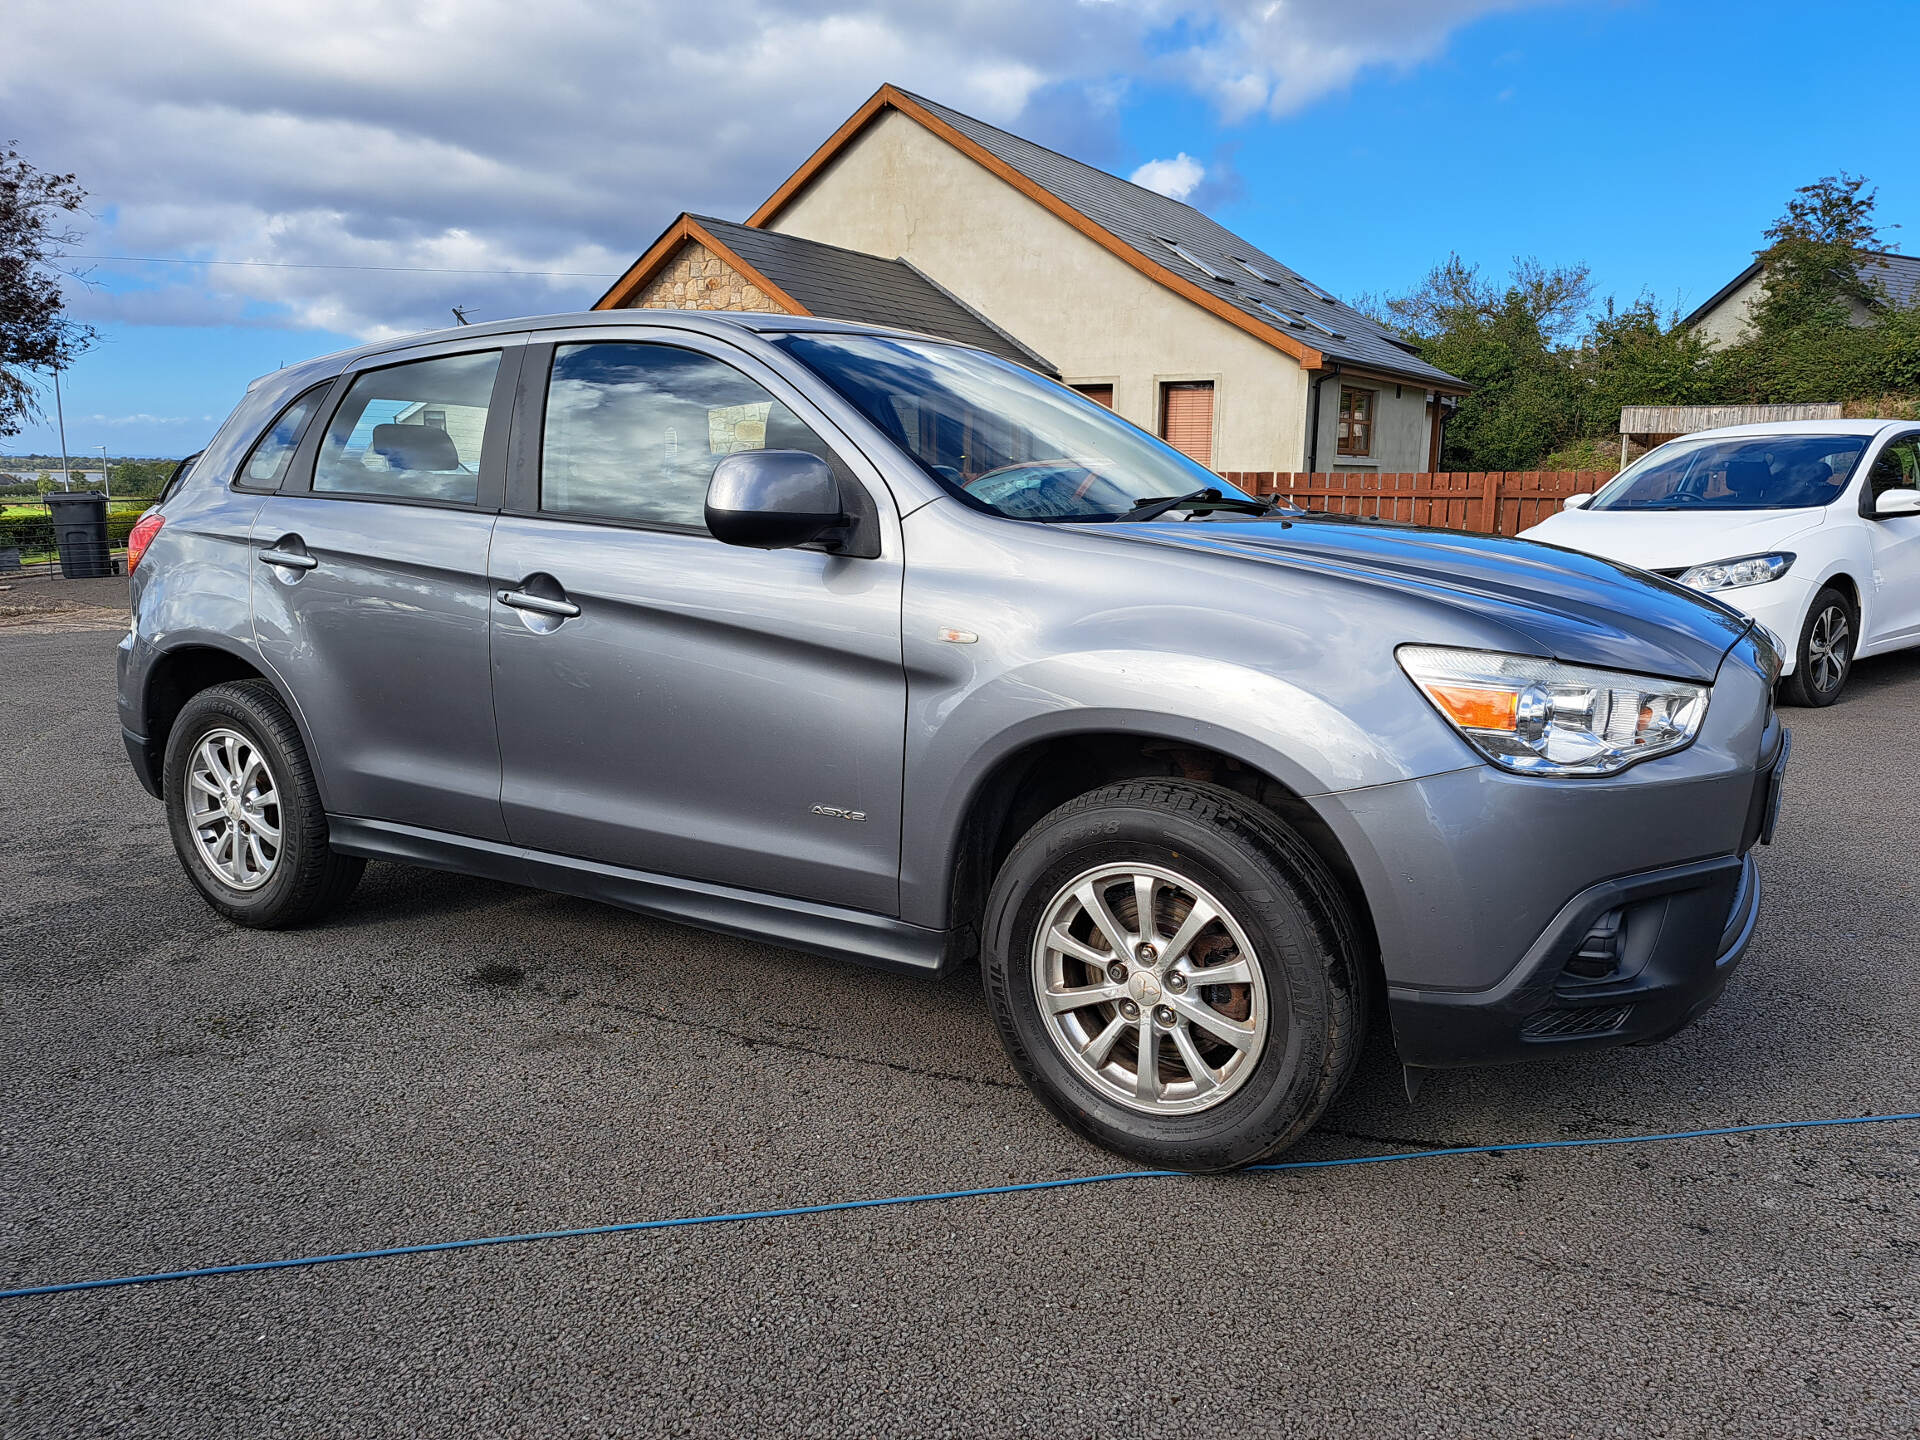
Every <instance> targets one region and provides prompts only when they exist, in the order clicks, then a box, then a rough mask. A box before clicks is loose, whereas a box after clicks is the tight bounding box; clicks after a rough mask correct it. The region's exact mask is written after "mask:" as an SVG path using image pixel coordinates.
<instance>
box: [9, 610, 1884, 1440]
mask: <svg viewBox="0 0 1920 1440" xmlns="http://www.w3.org/2000/svg"><path fill="white" fill-rule="evenodd" d="M115 583H117V584H119V585H122V586H123V585H124V582H100V584H99V586H98V587H96V588H100V589H101V590H102V595H101V596H95V595H94V594H92V593H89V594H88V595H87V596H85V597H83V598H84V601H85V606H86V608H97V609H100V610H101V611H103V612H105V611H110V610H111V609H112V607H113V606H114V605H116V604H119V603H121V602H120V601H119V600H117V599H114V598H112V596H110V595H107V594H106V591H108V590H110V589H111V588H112V585H113V584H115ZM16 596H17V592H14V593H13V594H12V595H0V603H5V602H7V601H8V600H10V599H14V598H15V597H16ZM121 613H124V611H122V612H121ZM70 619H71V617H70V616H69V621H62V620H60V619H59V618H58V616H57V615H56V614H54V613H51V612H50V613H49V614H48V615H47V616H46V617H43V619H42V620H41V621H40V622H39V623H32V624H16V625H12V626H9V627H7V628H5V629H3V630H0V821H4V824H0V875H4V877H5V880H4V884H3V885H0V1288H9V1287H12V1286H19V1285H27V1284H37V1283H45V1282H50V1281H59V1280H71V1279H83V1278H89V1277H95V1276H106V1275H114V1274H124V1273H129V1272H138V1271H149V1270H158V1269H177V1268H187V1267H195V1266H201V1265H208V1264H219V1263H226V1262H233V1261H243V1260H255V1259H272V1258H277V1257H282V1256H292V1255H302V1254H312V1253H316V1252H323V1251H332V1250H347V1249H363V1248H370V1247H380V1246H387V1245H393V1244H405V1243H413V1242H420V1241H429V1240H441V1239H454V1238H460V1237H464V1236H478V1235H486V1234H502V1233H513V1232H519V1231H526V1230H534V1229H549V1228H560V1227H570V1226H580V1225H592V1224H602V1223H610V1222H617V1221H623V1220H635V1219H648V1218H654V1217H662V1216H672V1215H688V1214H697V1213H702V1212H710V1211H717V1210H733V1209H748V1208H754V1209H757V1208H766V1207H774V1206H783V1205H792V1204H805V1203H810V1202H818V1201H825V1200H837V1199H847V1198H855V1197H861V1196H877V1195H888V1194H900V1193H912V1192H921V1191H929V1190H942V1189H949V1188H963V1187H971V1186H977V1185H991V1184H1004V1183H1008V1182H1014V1181H1024V1180H1037V1179H1045V1178H1050V1177H1057V1176H1068V1175H1075V1174H1088V1173H1097V1172H1101V1171H1107V1170H1112V1169H1115V1168H1117V1167H1116V1164H1115V1161H1114V1159H1113V1157H1111V1156H1108V1155H1105V1154H1103V1153H1101V1152H1098V1151H1096V1150H1093V1149H1091V1148H1089V1147H1087V1146H1085V1145H1083V1144H1082V1143H1080V1142H1079V1141H1077V1140H1075V1139H1074V1138H1073V1137H1072V1136H1070V1135H1068V1134H1067V1133H1065V1132H1064V1131H1062V1130H1061V1129H1060V1128H1059V1126H1057V1125H1056V1124H1055V1123H1054V1122H1053V1121H1052V1120H1050V1119H1049V1118H1048V1117H1047V1115H1046V1114H1045V1113H1044V1112H1043V1111H1042V1110H1041V1109H1040V1107H1039V1106H1038V1105H1037V1104H1036V1103H1034V1102H1033V1101H1032V1100H1031V1099H1030V1098H1029V1097H1028V1096H1027V1094H1026V1093H1025V1092H1024V1091H1023V1090H1022V1089H1020V1088H1019V1087H1018V1085H1017V1084H1016V1083H1015V1082H1014V1080H1013V1077H1012V1075H1011V1073H1010V1071H1009V1070H1008V1068H1007V1066H1006V1064H1005V1062H1004V1061H1003V1060H1002V1058H1001V1055H1000V1051H999V1048H998V1046H997V1044H996V1043H995V1041H994V1037H993V1034H992V1030H991V1028H990V1026H989V1024H988V1021H987V1017H986V1014H985V1011H984V1007H983V1005H982V1004H981V1003H980V1001H979V998H978V996H977V992H976V984H975V979H974V977H973V976H972V975H971V974H968V975H962V976H958V977H955V978H953V979H951V980H949V981H945V982H939V983H932V982H927V981H922V980H913V979H906V978H899V977H894V976H888V975H880V974H874V973H868V972H864V971H860V970H856V969H851V968H845V967H840V966H836V965H833V964H830V963H827V962H824V961H819V960H814V959H810V958H808V957H805V956H800V955H795V954H792V953H789V952H785V951H781V950H777V949H773V948H770V947H767V946H764V945H756V944H752V943H748V942H744V941H738V940H730V939H722V938H714V937H711V936H706V935H702V934H699V933H697V932H694V931H690V930H685V929H681V928H678V927H675V926H672V925H667V924H663V923H657V922H653V921H650V920H646V919H642V918H639V917H636V916H631V915H627V914H624V913H622V912H619V911H615V910H611V909H606V908H602V907H599V906H595V905H591V904H587V903H585V902H581V901H575V900H568V899H562V898H557V897H553V896H547V895H543V894H539V893H535V892H532V891H526V890H519V889H515V888H512V887H509V886H502V885H496V884H489V883H483V882H480V881H474V880H468V879H463V878H459V877H455V876H449V875H442V874H436V873H432V872H427V871H419V870H408V869H403V868H400V867H396V866H374V867H371V868H370V869H369V871H368V874H367V878H366V880H365V882H364V883H363V884H362V886H361V888H360V890H359V892H358V893H357V895H356V897H355V899H354V901H353V903H352V904H351V906H350V907H349V908H348V909H347V910H346V911H345V912H344V913H343V914H341V915H340V916H339V917H337V918H336V919H335V920H333V921H332V922H331V923H329V924H327V925H325V926H322V927H319V928H316V929H313V930H308V931H303V932H299V933H294V934H256V933H249V932H246V931H241V930H238V929H235V928H232V927H230V926H228V925H226V924H224V923H223V922H221V921H220V920H218V919H217V918H216V917H215V916H214V915H212V914H211V913H210V912H209V911H208V910H206V909H205V908H204V907H203V906H202V905H201V904H200V903H199V901H198V900H197V899H196V898H195V896H194V894H193V892H192V891H191V890H190V889H189V888H188V886H187V884H186V882H185V881H184V879H183V878H182V877H181V876H180V874H179V872H178V870H177V867H176V862H175V861H174V858H173V855H172V853H171V850H170V848H169V846H168V842H167V836H166V830H165V826H164V823H163V818H162V814H161V809H160V806H159V805H158V803H156V802H154V801H152V800H150V799H148V798H147V796H146V795H145V794H144V793H142V792H141V791H140V790H139V788H138V786H137V785H136V783H135V781H134V779H133V776H132V773H131V771H130V770H129V769H128V767H127V764H126V761H125V758H124V755H123V753H122V751H121V747H120V739H119V735H118V728H117V723H116V719H115V713H114V707H113V697H112V686H113V645H114V636H113V634H111V633H107V632H105V631H102V630H99V629H94V630H88V629H79V628H73V627H72V625H71V623H70ZM1916 699H1920V657H1896V658H1891V659H1887V660H1881V661H1869V662H1866V663H1864V664H1863V665H1862V666H1861V667H1860V670H1859V672H1858V673H1857V675H1856V676H1855V679H1854V681H1853V689H1852V691H1851V693H1850V694H1849V695H1848V697H1847V699H1846V700H1845V701H1843V702H1842V703H1841V704H1840V705H1839V706H1838V707H1836V708H1835V709H1832V710H1827V711H1817V712H1810V711H1797V712H1790V714H1789V719H1790V722H1791V723H1792V724H1793V725H1794V729H1795V750H1794V757H1793V759H1794V772H1793V775H1792V778H1791V782H1790V786H1789V790H1788V796H1787V808H1786V812H1785V817H1784V819H1783V822H1782V826H1781V835H1780V838H1779V841H1778V842H1777V843H1776V844H1775V846H1774V847H1773V848H1772V849H1771V850H1768V851H1765V852H1763V856H1762V862H1761V867H1762V872H1763V878H1764V880H1765V883H1766V885H1767V887H1768V890H1767V897H1766V908H1765V911H1764V914H1763V919H1762V928H1761V934H1760V937H1759V939H1758V940H1757V942H1756V944H1755V946H1754V948H1753V949H1752V950H1751V951H1750V952H1749V955H1748V958H1747V961H1746V963H1745V966H1744V968H1743V969H1742V971H1741V973H1740V975H1739V976H1738V977H1737V978H1736V979H1735V981H1734V983H1733V985H1732V986H1731V988H1730V989H1729V991H1728V993H1727V995H1726V996H1725V998H1724V999H1723V1000H1722V1001H1721V1002H1720V1004H1719V1005H1718V1006H1717V1007H1716V1008H1715V1009H1713V1010H1712V1011H1710V1012H1709V1013H1708V1014H1707V1016H1706V1017H1705V1018H1704V1019H1703V1020H1702V1021H1701V1022H1700V1023H1699V1024H1698V1025H1696V1026H1695V1027H1694V1028H1693V1029H1692V1030H1690V1031H1688V1032H1686V1033H1685V1034H1683V1035H1681V1036H1679V1037H1677V1038H1675V1039H1674V1040H1672V1041H1669V1042H1668V1043H1666V1044H1664V1045H1661V1046H1657V1047H1653V1048H1650V1049H1644V1050H1631V1051H1626V1052H1620V1053H1612V1054H1599V1055H1590V1056H1585V1057H1567V1058H1562V1059H1558V1060H1553V1061H1546V1062H1539V1063H1536V1064H1533V1065H1531V1066H1522V1067H1513V1068H1506V1069H1498V1070H1488V1071H1479V1072H1458V1073H1448V1074H1442V1075H1438V1076H1436V1077H1434V1078H1433V1079H1431V1080H1429V1081H1428V1082H1427V1084H1426V1086H1425V1088H1424V1089H1423V1090H1422V1091H1421V1093H1420V1095H1419V1098H1418V1100H1417V1102H1415V1103H1412V1104H1409V1103H1408V1102H1407V1101H1406V1099H1405V1098H1404V1095H1403V1094H1402V1093H1401V1092H1400V1088H1399V1072H1398V1070H1397V1068H1396V1066H1395V1064H1394V1061H1393V1057H1392V1053H1391V1050H1390V1049H1389V1048H1387V1047H1386V1046H1384V1045H1383V1044H1379V1043H1376V1044H1375V1045H1374V1047H1373V1049H1372V1052H1371V1053H1370V1055H1369V1058H1368V1062H1367V1064H1366V1066H1365V1068H1364V1069H1363V1072H1362V1074H1361V1077H1360V1079H1359V1081H1358V1082H1357V1084H1356V1085H1355V1087H1354V1089H1353V1091H1352V1092H1351V1093H1350V1094H1349V1095H1348V1096H1346V1097H1345V1098H1344V1099H1343V1100H1342V1101H1341V1102H1340V1103H1339V1104H1338V1105H1337V1106H1336V1107H1335V1109H1334V1110H1333V1112H1332V1113H1331V1114H1330V1115H1329V1116H1328V1118H1327V1120H1326V1121H1325V1123H1324V1124H1323V1125H1322V1127H1321V1128H1320V1130H1318V1131H1317V1132H1315V1134H1314V1135H1312V1136H1310V1137H1309V1138H1308V1140H1307V1141H1306V1142H1305V1143H1304V1144H1303V1145H1302V1146H1301V1147H1299V1148H1298V1149H1297V1150H1296V1151H1295V1152H1294V1154H1293V1156H1292V1157H1290V1158H1314V1157H1332V1156H1338V1155H1353V1154H1374V1153H1381V1152H1383V1151H1391V1150H1396V1149H1404V1148H1427V1147H1431V1146H1439V1145H1458V1144H1479V1143H1490V1142H1497V1141H1508V1140H1527V1139H1562V1138H1572V1137H1582V1136H1599V1135H1609V1134H1623V1133H1632V1132H1645V1131H1655V1130H1671V1129H1690V1128H1695V1127H1701V1126H1712V1125H1725V1124H1741V1123H1750V1122H1755V1121H1765V1120H1774V1119H1789V1118H1806V1117H1816V1116H1830V1115H1860V1114H1867V1113H1884V1112H1889V1111H1911V1110H1916V1109H1920V1043H1916V1042H1920V976H1917V972H1916V966H1915V950H1916V946H1915V940H1916V935H1917V934H1920V921H1917V920H1916V909H1915V866H1914V860H1913V856H1914V853H1915V852H1914V845H1913V831H1914V829H1915V821H1916V818H1920V766H1915V765H1914V764H1912V763H1911V760H1910V755H1911V751H1912V743H1911V738H1912V735H1913V733H1914V728H1915V723H1914V713H1915V701H1916ZM1119 1168H1124V1167H1119ZM1917 1200H1920V1127H1912V1126H1855V1127H1847V1128H1843V1129H1834V1130H1817V1131H1802V1132H1793V1133H1784V1134H1768V1135H1761V1136H1753V1137H1739V1138H1735V1139H1731V1140H1729V1139H1713V1140H1705V1141H1686V1142H1676V1143H1671V1144H1663V1145H1657V1146H1635V1147H1620V1148H1613V1149H1603V1150H1570V1151H1555V1152H1544V1153H1532V1154H1520V1155H1500V1156H1482V1157H1463V1158H1453V1159H1442V1160H1425V1161H1414V1162H1410V1163H1407V1164H1399V1165H1383V1166H1363V1167H1354V1168H1347V1169H1338V1170H1327V1171H1310V1172H1305V1173H1295V1174H1286V1175H1265V1176H1236V1177H1226V1178H1217V1179H1206V1180H1201V1179H1181V1180H1148V1181H1124V1182H1119V1183H1116V1184H1111V1185H1103V1186H1095V1187H1085V1188H1079V1189H1071V1190H1063V1191H1052V1192H1043V1193H1038V1194H1030V1195H1020V1196H1003V1197H996V1198H992V1199H983V1200H965V1201H957V1202H951V1203H940V1204H927V1205H916V1206H911V1207H905V1208H898V1209H884V1210H861V1211H853V1212H846V1213H839V1214H833V1215H827V1216H820V1217H812V1218H805V1219H793V1220H779V1221H771V1222H765V1223H756V1224H752V1225H745V1226H711V1227H698V1228H693V1229H686V1230H676V1231H668V1232H664V1233H649V1234H639V1235H625V1236H615V1237H603V1238H589V1239H577V1240H566V1241H559V1242H552V1243H541V1244H535V1245H520V1246H505V1247H500V1248H493V1249H483V1250H474V1251H464V1252H457V1253H452V1254H441V1255H429V1256H419V1257H410V1258H403V1259H391V1260H380V1261H373V1262H368V1263H363V1264H350V1265H335V1266H327V1267H323V1268H320V1269H312V1270H294V1271H284V1272H275V1273H270V1274H263V1275H245V1276H236V1277H228V1278H219V1279H207V1280H195V1281H188V1282H184V1283H177V1284H163V1285H152V1286H145V1287H136V1288H131V1289H122V1290H111V1291H102V1292H94V1293H83V1294H67V1295H58V1296H51V1297H44V1298H35V1299H28V1300H19V1301H9V1302H0V1435H5V1436H7V1437H14V1436H67V1435H107V1434H111V1435H115V1436H145V1435H168V1436H196V1437H198V1436H246V1437H256V1436H280V1435H286V1436H321V1435H342V1436H356V1437H366V1436H385V1435H404V1436H411V1437H419V1436H429V1435H430V1436H436V1437H437V1436H449V1435H486V1436H522V1435H633V1434H735V1433H765V1434H793V1435H808V1436H812V1435H821V1436H827V1435H862V1436H865V1435H881V1434H901V1435H913V1436H938V1435H967V1436H972V1435H1003V1434H1004V1435H1045V1436H1061V1437H1069V1436H1082V1435H1084V1436H1103V1435H1122V1434H1124V1435H1129V1436H1133V1435H1196V1436H1199V1435H1205V1436H1216V1437H1223V1436H1229V1435H1234V1436H1237V1435H1250V1434H1274V1435H1288V1436H1305V1435H1355V1436H1368V1437H1373V1436H1381V1435H1396V1436H1399V1435H1406V1436H1489V1435H1540V1436H1564V1435H1620V1436H1636V1437H1637V1436H1645V1435H1674V1436H1679V1435H1687V1436H1693V1435H1700V1434H1709V1433H1711V1434H1730V1435H1741V1436H1761V1435H1792V1436H1805V1435H1809V1434H1813V1433H1816V1432H1817V1433H1820V1434H1823V1435H1887V1434H1892V1433H1912V1432H1913V1431H1914V1430H1915V1429H1916V1428H1920V1399H1916V1392H1920V1314H1917V1313H1916V1312H1917V1311H1920V1219H1917V1218H1916V1201H1917Z"/></svg>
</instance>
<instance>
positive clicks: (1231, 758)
mask: <svg viewBox="0 0 1920 1440" xmlns="http://www.w3.org/2000/svg"><path fill="white" fill-rule="evenodd" d="M1148 778H1171V779H1183V780H1198V781H1205V782H1208V783H1211V784H1215V785H1220V786H1222V787H1224V788H1226V789H1229V790H1233V791H1235V792H1236V793H1238V794H1241V795H1243V796H1245V797H1246V798H1247V799H1249V800H1251V801H1253V802H1254V803H1255V804H1257V805H1259V806H1261V807H1262V808H1263V809H1265V810H1267V811H1269V812H1270V813H1272V814H1273V815H1274V816H1275V817H1276V818H1277V819H1279V820H1280V821H1281V822H1282V823H1283V824H1285V825H1287V826H1288V827H1289V828H1290V829H1292V830H1293V831H1294V833H1295V834H1297V835H1299V837H1300V838H1301V839H1302V840H1303V841H1304V842H1305V843H1306V844H1307V846H1308V847H1309V848H1310V849H1311V850H1312V851H1313V852H1314V854H1315V855H1316V856H1317V857H1318V858H1319V860H1320V861H1321V863H1322V864H1324V865H1325V866H1326V868H1327V870H1328V873H1329V874H1330V875H1331V876H1332V877H1333V879H1334V882H1335V883H1336V885H1337V886H1338V887H1339V889H1340V891H1341V893H1342V895H1343V896H1344V898H1345V900H1346V902H1347V907H1348V909H1349V911H1350V912H1351V915H1352V919H1353V922H1354V925H1355V929H1356V933H1357V935H1358V937H1359V939H1360V942H1361V946H1362V949H1363V951H1364V956H1363V960H1362V963H1363V964H1364V965H1365V966H1366V968H1367V970H1368V971H1369V973H1370V975H1371V976H1372V977H1373V978H1374V979H1375V980H1377V979H1378V975H1379V946H1378V943H1377V941H1376V939H1375V929H1374V920H1373V910H1372V906H1371V904H1370V903H1369V901H1368V898H1367V895H1366V891H1365V888H1364V887H1363V886H1362V884H1361V882H1360V878H1359V872H1358V870H1357V868H1356V867H1355V865H1354V862H1353V858H1352V857H1351V856H1350V855H1349V853H1348V851H1347V848H1346V846H1345V845H1344V844H1343V843H1342V841H1341V839H1340V838H1339V836H1338V835H1337V834H1336V833H1335V832H1334V830H1333V828H1332V827H1331V826H1329V825H1328V823H1327V822H1326V820H1325V819H1324V818H1323V817H1322V815H1321V814H1320V812H1319V811H1318V810H1317V809H1315V808H1314V806H1313V805H1312V804H1311V803H1310V802H1309V801H1308V800H1307V799H1306V798H1305V797H1304V796H1303V795H1302V793H1301V792H1300V790H1299V789H1298V788H1296V787H1295V786H1293V785H1289V784H1287V783H1286V782H1285V781H1283V780H1282V779H1280V778H1278V777H1277V776H1275V775H1274V774H1273V773H1272V767H1269V766H1267V765H1264V764H1262V763H1260V761H1259V760H1258V759H1256V758H1254V757H1249V756H1247V755H1244V754H1239V753H1235V750H1234V749H1232V748H1229V747H1226V746H1223V745H1221V744H1218V743H1215V737H1212V736H1205V737H1202V736H1195V735H1191V734H1185V735H1183V734H1181V733H1180V732H1179V730H1178V729H1176V728H1175V727H1172V726H1168V727H1165V728H1162V729H1140V728H1133V727H1129V728H1124V729H1121V728H1114V727H1111V726H1102V725H1090V726H1087V727H1085V728H1073V729H1066V730H1059V731H1053V732H1050V733H1046V734H1042V735H1038V736H1032V737H1029V738H1027V739H1025V740H1024V741H1022V742H1021V743H1019V744H1017V745H1015V746H1013V747H1011V748H1009V749H1008V750H1006V751H1005V752H1004V753H1002V754H1000V755H998V756H996V757H995V758H994V759H993V760H992V761H991V763H988V764H986V765H984V766H983V767H982V768H981V770H980V774H979V778H978V780H977V781H976V782H975V783H974V785H973V787H972V789H971V790H970V791H969V793H968V795H967V797H966V799H965V801H964V803H963V804H962V806H961V808H960V812H959V820H958V823H957V825H956V826H955V827H954V828H953V833H952V837H951V839H950V840H949V843H948V852H947V863H946V866H945V871H944V874H945V881H946V895H945V899H946V912H947V923H948V926H949V928H950V929H951V930H952V931H953V932H954V933H955V935H956V937H957V942H958V944H959V946H960V947H961V948H962V949H963V950H967V951H971V950H972V949H974V948H975V947H976V946H977V944H978V935H979V924H980V918H981V915H982V913H983V911H984V909H985V906H986V899H987V892H988V891H989V889H990V888H991V887H992V885H993V880H994V876H995V875H996V874H997V873H998V872H999V869H1000V865H1001V862H1002V861H1004V860H1005V858H1006V856H1007V854H1008V853H1009V852H1010V851H1011V850H1012V849H1013V846H1014V845H1015V843H1016V842H1017V841H1018V840H1019V839H1020V837H1021V836H1022V835H1024V834H1025V833H1026V832H1027V831H1028V830H1029V829H1031V828H1032V827H1033V825H1034V824H1035V823H1036V822H1037V821H1038V820H1039V819H1040V818H1041V817H1042V816H1043V815H1045V814H1047V813H1048V812H1049V811H1051V810H1053V809H1055V808H1056V807H1057V806H1060V805H1063V804H1065V803H1066V802H1067V801H1069V800H1071V799H1074V798H1075V797H1076V796H1079V795H1084V794H1086V793H1087V792H1088V791H1091V790H1097V789H1099V788H1100V787H1101V786H1103V785H1108V784H1112V783H1114V782H1115V781H1120V780H1134V779H1148Z"/></svg>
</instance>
